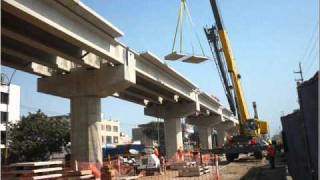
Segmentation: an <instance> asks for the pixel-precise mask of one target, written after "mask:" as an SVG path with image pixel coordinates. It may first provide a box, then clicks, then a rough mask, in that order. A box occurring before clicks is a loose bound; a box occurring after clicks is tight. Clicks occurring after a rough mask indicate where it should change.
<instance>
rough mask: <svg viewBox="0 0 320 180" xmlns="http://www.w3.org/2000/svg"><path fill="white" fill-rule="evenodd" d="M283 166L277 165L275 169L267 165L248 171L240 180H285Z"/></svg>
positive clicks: (284, 167) (284, 168)
mask: <svg viewBox="0 0 320 180" xmlns="http://www.w3.org/2000/svg"><path fill="white" fill-rule="evenodd" d="M286 176H287V174H286V166H285V164H278V165H277V166H276V168H275V169H271V168H270V166H269V165H265V166H262V167H255V168H252V169H250V170H249V171H248V172H247V173H246V174H245V175H244V176H243V177H242V178H241V180H269V179H272V180H286Z"/></svg>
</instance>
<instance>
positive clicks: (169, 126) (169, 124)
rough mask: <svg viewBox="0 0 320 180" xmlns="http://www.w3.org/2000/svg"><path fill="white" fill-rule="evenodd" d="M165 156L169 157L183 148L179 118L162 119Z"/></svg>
mask: <svg viewBox="0 0 320 180" xmlns="http://www.w3.org/2000/svg"><path fill="white" fill-rule="evenodd" d="M164 135H165V146H166V157H167V159H171V158H173V157H174V156H175V155H176V152H177V150H178V149H180V148H181V149H182V148H183V140H182V128H181V118H167V119H164Z"/></svg>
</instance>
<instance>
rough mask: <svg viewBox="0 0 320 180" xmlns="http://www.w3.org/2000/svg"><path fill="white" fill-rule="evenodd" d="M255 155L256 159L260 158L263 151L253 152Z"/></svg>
mask: <svg viewBox="0 0 320 180" xmlns="http://www.w3.org/2000/svg"><path fill="white" fill-rule="evenodd" d="M253 155H254V157H255V158H256V159H259V160H261V159H262V152H261V151H256V152H254V153H253Z"/></svg>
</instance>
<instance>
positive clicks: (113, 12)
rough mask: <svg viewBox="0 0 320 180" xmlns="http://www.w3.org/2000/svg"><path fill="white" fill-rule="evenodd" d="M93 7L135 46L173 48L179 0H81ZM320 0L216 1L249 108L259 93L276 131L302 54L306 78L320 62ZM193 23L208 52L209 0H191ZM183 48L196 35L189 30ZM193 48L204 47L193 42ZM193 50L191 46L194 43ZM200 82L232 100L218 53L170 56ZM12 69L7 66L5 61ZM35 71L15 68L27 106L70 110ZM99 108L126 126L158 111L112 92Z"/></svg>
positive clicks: (161, 52)
mask: <svg viewBox="0 0 320 180" xmlns="http://www.w3.org/2000/svg"><path fill="white" fill-rule="evenodd" d="M82 2H84V3H85V4H86V5H88V6H89V7H90V8H92V9H93V10H95V11H97V12H98V13H99V14H100V15H102V16H103V17H104V18H105V19H107V20H108V21H110V22H111V23H113V24H114V25H115V26H117V27H118V28H120V29H121V30H122V31H123V32H124V33H125V35H124V37H121V38H120V39H119V40H120V41H121V42H123V43H125V44H126V45H128V46H129V47H130V48H132V49H135V50H137V51H146V50H149V51H151V52H153V53H155V54H156V55H158V56H159V57H163V56H165V55H166V54H168V53H169V52H170V51H171V47H172V40H173V35H174V30H175V25H176V20H177V12H178V6H179V1H178V0H175V1H168V0H162V1H156V0H154V1H150V0H130V1H124V0H108V1H102V0H94V1H93V0H83V1H82ZM318 3H319V2H318V1H317V0H308V1H302V0H281V1H279V0H268V1H262V0H232V1H227V0H220V1H219V5H220V9H221V12H222V17H223V21H224V24H225V26H226V29H227V31H228V33H229V37H230V40H231V45H232V49H233V52H234V56H235V58H236V62H237V66H238V69H239V72H240V74H241V76H242V86H243V89H244V93H245V97H246V99H247V102H248V106H249V109H250V113H251V114H252V108H251V102H252V101H257V104H258V111H259V115H260V118H261V119H266V120H267V121H269V123H270V127H271V132H272V133H275V132H278V131H279V128H280V126H281V124H280V116H281V115H282V114H287V113H290V112H292V111H293V109H295V108H298V104H297V95H296V87H295V86H296V85H295V81H294V79H295V78H298V76H297V75H295V74H293V71H294V70H297V68H298V62H299V61H301V62H302V68H303V71H304V72H305V75H304V76H305V79H308V78H310V77H311V76H312V75H313V74H314V73H315V71H316V70H317V69H318V68H319V44H318V43H319V28H318V26H319V20H318V17H319V14H318V11H319V9H318V7H319V4H318ZM188 5H189V7H190V10H191V15H192V19H193V22H194V24H195V29H194V30H195V31H196V32H197V33H198V34H199V36H200V40H201V44H202V45H203V46H204V49H205V54H206V55H210V56H211V54H210V51H209V46H208V44H207V41H206V39H205V35H204V33H203V30H202V28H203V26H205V25H212V24H213V22H214V20H213V16H212V11H211V8H210V3H209V0H189V1H188ZM185 39H186V44H185V45H184V46H185V47H186V51H188V50H190V45H189V43H190V42H189V41H191V40H192V41H193V43H194V45H195V46H197V43H196V41H195V39H194V38H193V37H185ZM195 50H196V52H195V53H196V54H197V53H198V54H200V50H199V48H196V49H195ZM189 53H191V51H189ZM167 63H168V64H169V65H170V66H172V67H173V68H175V69H176V70H177V71H178V72H180V73H182V74H183V75H184V76H186V77H187V78H188V79H190V80H191V81H192V82H194V83H195V84H196V85H198V86H199V87H200V88H201V90H203V91H205V92H208V93H209V94H213V95H215V96H217V97H218V98H219V99H220V100H221V101H222V103H223V104H224V105H226V106H227V102H226V98H225V94H224V91H223V89H222V85H221V82H220V80H219V77H218V74H217V69H216V67H215V65H214V63H213V61H212V60H211V61H207V62H205V63H202V64H199V65H192V64H186V63H179V62H167ZM1 69H2V71H3V72H4V73H7V74H10V73H11V72H12V71H13V70H12V69H10V68H4V67H2V68H1ZM36 79H37V76H33V75H30V74H26V73H23V72H21V71H18V72H17V73H16V75H15V77H14V79H13V83H15V84H18V85H20V86H21V106H22V107H21V108H22V114H26V113H27V112H30V111H31V112H33V111H35V110H36V109H39V108H40V109H42V110H43V111H44V112H46V113H48V114H49V115H58V114H66V113H69V111H70V107H69V100H68V99H63V98H59V97H54V96H50V95H45V94H41V93H38V92H37V91H36V88H37V87H36ZM102 112H103V113H104V114H105V116H106V117H107V118H112V119H117V120H119V121H120V122H121V124H122V127H121V128H122V131H124V132H126V133H128V134H131V128H132V127H135V126H136V125H137V124H139V123H144V122H147V121H150V120H155V118H152V117H147V116H144V115H143V107H142V106H139V105H135V104H132V103H129V102H125V101H122V100H118V99H115V98H104V99H102Z"/></svg>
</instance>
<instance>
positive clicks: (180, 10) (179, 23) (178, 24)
mask: <svg viewBox="0 0 320 180" xmlns="http://www.w3.org/2000/svg"><path fill="white" fill-rule="evenodd" d="M181 16H182V1H181V2H180V7H179V13H178V20H177V26H176V31H175V33H174V38H173V45H172V52H173V51H174V48H175V45H176V39H177V34H178V31H179V29H181V28H182V27H181ZM180 31H182V30H180ZM181 38H182V37H181V36H180V39H181ZM180 43H181V42H180ZM180 49H181V48H180Z"/></svg>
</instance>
